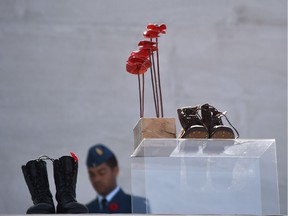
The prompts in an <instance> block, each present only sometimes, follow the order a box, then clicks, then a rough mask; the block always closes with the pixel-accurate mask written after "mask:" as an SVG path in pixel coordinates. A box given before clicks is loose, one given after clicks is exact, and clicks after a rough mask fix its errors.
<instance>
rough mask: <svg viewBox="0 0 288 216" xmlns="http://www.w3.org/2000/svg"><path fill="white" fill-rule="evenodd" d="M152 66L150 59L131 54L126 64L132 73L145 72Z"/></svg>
mask: <svg viewBox="0 0 288 216" xmlns="http://www.w3.org/2000/svg"><path fill="white" fill-rule="evenodd" d="M150 66H151V64H150V61H149V59H147V58H141V57H135V56H130V57H129V58H128V61H127V64H126V71H127V72H129V73H131V74H144V73H145V72H146V71H147V69H148V68H149V67H150Z"/></svg>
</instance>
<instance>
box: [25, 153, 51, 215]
mask: <svg viewBox="0 0 288 216" xmlns="http://www.w3.org/2000/svg"><path fill="white" fill-rule="evenodd" d="M22 171H23V175H24V178H25V181H26V184H27V186H28V189H29V191H30V194H31V198H32V201H33V203H34V205H33V206H31V207H30V208H29V209H28V210H27V212H26V214H54V213H55V207H54V203H53V199H52V194H51V192H50V189H49V181H48V175H47V168H46V162H45V161H43V160H41V159H40V160H31V161H28V162H27V164H26V165H23V166H22Z"/></svg>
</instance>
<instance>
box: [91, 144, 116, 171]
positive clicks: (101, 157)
mask: <svg viewBox="0 0 288 216" xmlns="http://www.w3.org/2000/svg"><path fill="white" fill-rule="evenodd" d="M113 156H114V154H113V152H112V151H111V150H110V149H109V148H107V147H106V146H104V145H103V144H96V145H94V146H92V147H91V148H90V149H89V151H88V156H87V161H86V165H87V167H95V166H99V165H100V164H102V163H104V162H106V161H107V160H108V159H110V158H111V157H113Z"/></svg>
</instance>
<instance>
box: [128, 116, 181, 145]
mask: <svg viewBox="0 0 288 216" xmlns="http://www.w3.org/2000/svg"><path fill="white" fill-rule="evenodd" d="M133 132H134V149H136V148H137V146H138V145H139V144H140V143H141V141H142V140H143V139H144V138H176V120H175V118H140V119H139V121H138V122H137V124H136V126H135V127H134V130H133Z"/></svg>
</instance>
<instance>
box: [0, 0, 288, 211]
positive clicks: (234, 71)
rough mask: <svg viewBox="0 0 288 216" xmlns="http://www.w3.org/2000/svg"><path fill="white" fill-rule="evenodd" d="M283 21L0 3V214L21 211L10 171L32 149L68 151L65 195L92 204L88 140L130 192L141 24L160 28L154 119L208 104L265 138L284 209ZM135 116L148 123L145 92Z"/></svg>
mask: <svg viewBox="0 0 288 216" xmlns="http://www.w3.org/2000/svg"><path fill="white" fill-rule="evenodd" d="M286 18H287V1H286V0H274V1H271V0H261V1H260V0H214V1H213V0H181V1H180V0H148V1H139V0H122V1H112V0H105V1H104V0H102V1H100V0H82V1H81V0H62V1H59V0H57V1H56V0H49V1H48V0H0V147H1V151H0V161H1V166H0V173H1V175H0V181H1V185H0V213H1V214H8V213H9V214H12V213H13V214H21V213H24V212H25V211H26V208H27V207H28V206H30V205H31V204H32V202H31V199H30V194H29V192H28V189H27V186H26V184H25V182H24V178H23V175H22V173H21V165H22V164H25V163H26V162H27V161H28V160H31V159H35V158H36V157H37V156H39V155H41V154H46V155H49V156H51V157H54V158H58V157H61V156H62V155H66V154H69V152H70V151H74V152H75V153H76V154H77V155H78V156H79V158H80V167H79V177H78V184H77V198H78V200H79V201H80V202H82V203H86V202H88V201H90V200H91V199H93V198H94V197H95V196H96V195H95V192H94V191H93V189H92V187H91V186H90V183H89V181H88V178H87V177H88V176H87V172H86V167H85V160H86V154H87V149H88V148H89V147H90V146H91V145H92V144H95V143H98V142H102V143H104V144H106V145H108V146H109V147H111V148H112V149H113V150H114V151H115V152H117V155H118V157H119V161H120V166H121V175H120V179H119V184H120V185H121V186H122V187H123V188H124V190H126V191H127V192H130V155H131V153H132V151H133V132H132V130H133V127H134V126H135V124H136V122H137V121H138V118H139V111H138V109H139V108H138V93H137V79H136V77H135V76H133V75H130V74H128V73H127V72H126V70H125V62H126V60H127V58H128V56H129V54H130V52H131V51H132V50H136V49H137V43H138V42H139V41H140V40H143V37H142V32H143V31H144V30H145V27H146V25H147V24H148V23H166V25H167V34H166V35H163V37H162V36H161V38H160V39H159V40H160V44H159V46H160V61H161V62H160V64H161V75H162V76H161V78H162V86H163V95H164V106H165V107H164V115H165V116H166V117H175V118H177V115H176V109H177V108H179V107H182V106H187V105H191V106H193V105H197V104H203V103H206V102H208V103H210V104H211V105H214V106H215V107H216V108H218V109H219V110H220V111H224V110H227V111H228V117H229V119H230V121H231V122H232V123H233V124H234V126H235V127H236V128H237V129H238V130H239V132H240V135H241V138H248V139H252V138H257V139H265V138H275V139H276V141H277V148H278V151H277V154H278V159H279V161H278V169H279V188H280V197H281V212H282V213H287V204H286V203H287V198H286V195H287V172H286V169H287V19H286ZM147 88H148V87H147ZM147 95H148V93H147ZM145 116H146V117H154V116H155V115H154V111H153V104H152V99H151V98H148V97H147V102H146V112H145ZM177 130H178V131H180V127H179V123H178V120H177ZM48 169H49V176H50V185H51V191H52V193H53V194H54V193H55V187H54V183H53V178H52V175H53V172H52V166H51V164H50V163H49V164H48Z"/></svg>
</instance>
